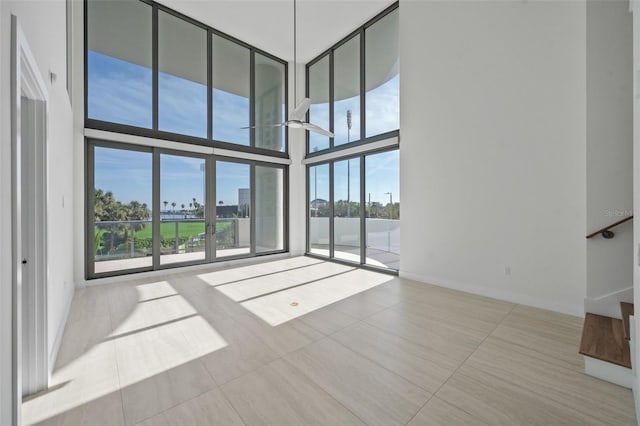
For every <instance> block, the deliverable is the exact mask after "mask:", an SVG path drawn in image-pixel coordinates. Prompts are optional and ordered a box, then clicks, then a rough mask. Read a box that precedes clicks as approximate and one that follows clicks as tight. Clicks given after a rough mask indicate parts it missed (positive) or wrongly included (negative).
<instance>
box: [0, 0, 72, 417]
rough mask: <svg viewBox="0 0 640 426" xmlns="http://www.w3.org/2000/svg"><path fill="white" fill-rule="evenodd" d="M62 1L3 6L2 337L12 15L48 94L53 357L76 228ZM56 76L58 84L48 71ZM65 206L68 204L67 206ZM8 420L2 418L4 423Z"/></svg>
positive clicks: (7, 266)
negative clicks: (29, 49) (18, 25)
mask: <svg viewBox="0 0 640 426" xmlns="http://www.w3.org/2000/svg"><path fill="white" fill-rule="evenodd" d="M65 13H66V12H65V2H64V1H63V0H50V1H29V2H24V1H2V2H0V115H1V117H2V118H1V120H2V121H1V123H2V124H1V126H0V131H1V132H2V133H1V135H0V141H1V143H0V262H1V264H0V283H1V292H2V293H1V296H2V297H1V298H0V300H1V302H0V303H2V306H1V307H0V312H1V314H0V315H1V316H2V318H1V320H0V323H1V324H2V325H1V327H2V337H3V338H4V337H5V332H6V330H7V327H10V324H11V321H10V317H9V316H10V298H8V297H6V296H7V294H8V291H9V290H10V286H11V255H12V253H11V229H10V224H11V142H10V140H11V138H10V134H11V133H10V103H9V101H10V95H9V93H10V79H9V75H10V69H9V67H10V52H11V49H10V46H11V24H10V23H11V15H12V14H15V15H17V16H18V19H19V22H20V25H21V27H22V30H23V32H24V34H25V37H26V39H27V41H28V43H29V46H30V48H31V51H32V53H33V55H34V57H35V60H36V62H37V64H38V67H39V69H40V72H41V74H42V76H43V78H44V80H45V81H46V82H47V90H48V92H49V100H50V102H49V117H48V126H49V133H48V140H47V144H48V153H47V161H48V170H47V178H48V187H47V190H48V200H47V202H48V212H47V213H48V226H49V228H48V235H47V239H48V261H49V270H48V295H49V300H48V324H49V333H48V340H49V348H48V349H49V354H50V356H53V355H55V343H56V339H57V338H58V337H59V336H61V334H62V330H63V328H64V322H65V319H66V313H67V311H68V305H69V303H70V301H71V298H72V296H73V287H74V286H73V255H72V254H73V248H74V247H73V240H72V235H73V232H74V228H75V226H76V225H75V223H74V221H73V216H72V211H73V210H72V208H73V192H72V187H73V176H74V174H73V167H72V165H73V163H72V159H73V150H72V114H71V106H70V103H69V98H68V96H67V91H66V83H65V81H66V78H65V73H66V53H65V52H66V26H65V22H66V15H65ZM50 70H51V71H53V72H55V73H56V74H57V75H58V79H57V81H56V83H55V84H51V83H50V80H49V71H50ZM63 200H64V201H63ZM0 347H1V348H2V366H1V367H0V374H1V376H0V383H2V386H3V392H2V397H1V398H2V404H0V405H1V406H2V415H3V416H4V415H5V411H4V409H5V407H6V405H5V398H6V396H7V395H6V392H5V391H4V390H5V389H4V386H5V384H6V383H7V380H6V376H5V374H6V367H7V358H6V353H8V352H7V351H9V350H10V346H8V345H7V342H6V341H4V340H3V341H2V342H1V344H0ZM3 419H4V417H2V418H0V423H2V424H5V423H4V421H2V420H3Z"/></svg>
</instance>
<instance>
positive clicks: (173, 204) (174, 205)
mask: <svg viewBox="0 0 640 426" xmlns="http://www.w3.org/2000/svg"><path fill="white" fill-rule="evenodd" d="M171 207H173V211H174V212H175V211H176V202H175V201H174V202H173V203H171Z"/></svg>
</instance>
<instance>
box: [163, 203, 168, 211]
mask: <svg viewBox="0 0 640 426" xmlns="http://www.w3.org/2000/svg"><path fill="white" fill-rule="evenodd" d="M162 204H164V211H167V204H169V202H168V201H163V202H162Z"/></svg>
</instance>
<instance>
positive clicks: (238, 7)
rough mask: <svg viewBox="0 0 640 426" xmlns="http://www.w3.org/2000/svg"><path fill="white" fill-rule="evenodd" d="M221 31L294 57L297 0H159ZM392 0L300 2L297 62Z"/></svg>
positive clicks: (285, 55)
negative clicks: (294, 5) (294, 10)
mask: <svg viewBox="0 0 640 426" xmlns="http://www.w3.org/2000/svg"><path fill="white" fill-rule="evenodd" d="M160 3H162V4H164V5H166V6H168V7H170V8H172V9H174V10H177V11H179V12H181V13H184V14H185V15H187V16H189V17H191V18H193V19H196V20H198V21H200V22H203V23H205V24H207V25H209V26H211V27H213V28H215V29H217V30H219V31H222V32H224V33H227V34H229V35H231V36H234V37H236V38H238V39H240V40H242V41H244V42H246V43H249V44H251V45H253V46H255V47H258V48H260V49H262V50H265V51H267V52H269V53H271V54H273V55H275V56H277V57H279V58H282V59H286V60H293V0H161V1H160ZM392 3H393V0H297V15H298V19H297V22H298V24H297V27H298V37H297V40H298V43H297V44H298V46H297V50H298V58H297V59H298V62H302V63H304V62H308V61H309V60H311V59H313V58H314V57H316V56H317V55H318V54H320V53H322V52H323V51H324V50H326V49H327V48H329V47H330V46H331V45H333V44H335V43H336V42H337V41H339V40H340V39H341V38H343V37H344V36H346V35H347V34H349V33H351V32H352V31H353V30H355V29H356V28H358V27H359V26H361V25H362V24H364V23H365V22H367V21H368V20H369V19H371V18H372V17H373V16H375V15H376V14H377V13H379V12H381V11H382V10H384V9H385V8H386V7H387V6H389V5H391V4H392Z"/></svg>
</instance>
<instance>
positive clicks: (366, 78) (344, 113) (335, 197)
mask: <svg viewBox="0 0 640 426" xmlns="http://www.w3.org/2000/svg"><path fill="white" fill-rule="evenodd" d="M307 79H308V84H307V96H309V97H310V98H311V99H312V104H311V108H310V111H309V120H310V121H311V122H314V123H316V124H321V125H323V126H327V127H328V128H330V129H332V130H333V132H334V137H333V138H328V137H323V136H319V135H316V134H309V135H308V136H307V157H306V159H305V161H304V162H305V164H306V165H307V184H308V185H307V200H308V206H307V253H310V254H313V255H319V256H323V257H328V258H330V259H337V260H340V261H345V262H350V263H356V264H361V265H366V266H369V267H374V268H382V269H387V270H398V269H399V265H400V184H399V180H400V179H399V176H400V173H399V151H398V147H399V136H400V130H399V127H400V119H399V117H400V115H399V110H400V103H399V55H398V5H397V4H395V5H393V6H391V7H390V8H388V9H387V10H385V11H383V12H382V13H381V14H380V15H378V16H376V17H375V18H373V19H372V20H371V21H370V22H368V23H367V24H365V25H364V26H363V27H362V28H360V29H359V30H358V31H356V32H355V33H354V34H353V35H351V36H349V38H347V39H345V40H342V41H340V42H339V43H337V44H336V45H335V46H333V47H332V48H331V49H329V50H328V52H327V53H324V54H323V55H321V56H319V57H318V58H316V59H314V60H313V61H311V62H310V63H309V64H308V65H307Z"/></svg>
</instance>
